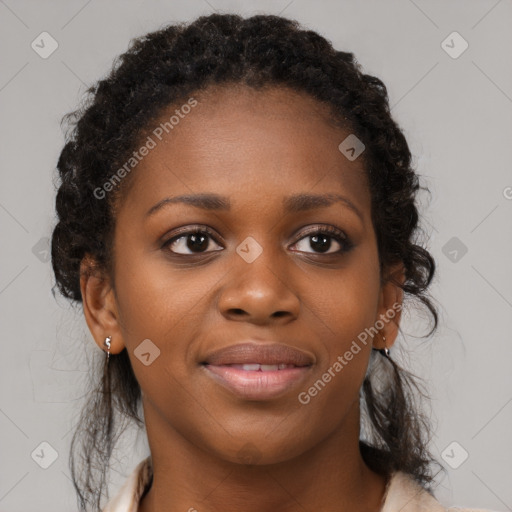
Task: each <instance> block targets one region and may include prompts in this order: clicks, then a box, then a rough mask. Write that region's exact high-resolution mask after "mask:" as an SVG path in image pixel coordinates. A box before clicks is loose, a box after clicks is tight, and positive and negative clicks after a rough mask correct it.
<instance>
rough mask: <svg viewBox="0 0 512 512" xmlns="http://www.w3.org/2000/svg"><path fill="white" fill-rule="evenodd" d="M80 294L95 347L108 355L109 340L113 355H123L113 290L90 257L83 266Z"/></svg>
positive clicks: (84, 260)
mask: <svg viewBox="0 0 512 512" xmlns="http://www.w3.org/2000/svg"><path fill="white" fill-rule="evenodd" d="M80 291H81V294H82V306H83V311H84V316H85V320H86V322H87V325H88V327H89V330H90V331H91V335H92V337H93V338H94V341H95V342H96V344H97V345H98V346H99V347H100V348H101V350H103V351H106V350H107V349H106V347H105V345H104V342H105V338H106V337H107V336H110V353H111V354H117V353H119V352H121V351H122V350H123V348H124V346H125V345H124V341H123V337H122V334H121V329H120V325H119V322H118V318H119V317H118V311H117V303H116V300H115V295H114V290H113V289H112V286H111V283H110V279H109V278H108V277H107V276H106V275H105V274H104V272H102V271H101V269H99V268H98V266H97V263H96V261H95V260H94V259H93V258H92V257H90V256H89V255H87V256H85V257H84V258H83V259H82V262H81V264H80Z"/></svg>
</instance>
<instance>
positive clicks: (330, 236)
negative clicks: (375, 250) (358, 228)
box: [294, 226, 353, 254]
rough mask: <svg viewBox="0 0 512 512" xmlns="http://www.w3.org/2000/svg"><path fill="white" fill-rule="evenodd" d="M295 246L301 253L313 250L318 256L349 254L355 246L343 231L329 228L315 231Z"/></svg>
mask: <svg viewBox="0 0 512 512" xmlns="http://www.w3.org/2000/svg"><path fill="white" fill-rule="evenodd" d="M333 241H334V244H333ZM294 246H299V249H298V251H299V252H310V250H312V251H313V253H317V254H335V253H343V252H348V251H349V250H350V249H351V248H352V247H353V244H352V243H351V241H350V240H349V238H348V237H347V236H346V235H345V233H343V231H340V230H338V229H336V228H333V227H331V226H328V227H325V228H316V229H314V230H313V231H311V232H309V233H308V234H307V235H306V236H304V237H302V238H301V239H300V240H299V241H298V242H296V243H295V244H294Z"/></svg>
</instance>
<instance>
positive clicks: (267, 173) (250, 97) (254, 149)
mask: <svg viewBox="0 0 512 512" xmlns="http://www.w3.org/2000/svg"><path fill="white" fill-rule="evenodd" d="M191 97H192V98H193V99H194V100H195V101H196V102H197V103H196V105H195V106H194V107H193V108H182V107H183V105H185V104H187V98H186V99H185V100H184V101H183V103H177V104H174V105H172V106H169V107H168V108H166V109H164V110H163V111H162V112H161V115H160V117H159V118H158V119H157V120H156V121H154V122H153V123H152V125H151V126H148V129H147V130H146V132H145V136H148V135H149V137H151V139H152V141H153V142H154V147H153V148H152V149H151V150H150V151H149V152H148V154H147V155H146V156H144V158H143V159H142V160H141V161H140V162H139V164H138V165H137V169H136V170H135V172H134V175H133V181H134V183H133V187H130V189H132V188H133V189H134V190H133V192H134V193H136V194H137V195H138V196H139V197H141V198H144V199H145V200H147V201H150V200H152V201H154V200H155V199H158V197H159V195H162V193H163V190H164V189H165V191H166V193H170V192H172V191H173V190H174V189H176V190H179V191H184V192H187V193H190V192H220V193H223V194H225V195H231V194H232V195H237V193H239V194H241V193H242V192H243V193H244V194H245V195H246V196H247V195H248V194H249V195H251V193H252V194H256V193H266V194H268V190H269V189H270V190H273V191H274V192H275V195H277V194H278V193H281V195H285V194H287V193H291V192H292V191H295V192H309V191H311V192H317V193H319V192H326V191H328V192H331V191H335V190H337V191H340V192H344V193H346V194H349V195H352V196H353V197H354V198H355V200H358V201H359V204H360V206H361V208H362V209H364V208H365V207H367V206H368V205H369V197H368V189H367V180H366V176H365V171H364V167H363V162H362V158H359V159H356V160H355V161H349V160H348V159H347V158H346V157H345V156H344V155H343V154H342V153H341V152H340V151H339V149H338V146H339V144H340V143H341V142H342V141H343V140H344V139H345V138H346V137H347V136H348V135H349V134H350V131H349V129H342V128H340V127H339V126H336V125H335V124H334V123H333V122H332V121H331V117H330V115H329V107H328V106H326V105H325V104H323V103H321V102H319V101H317V100H316V99H315V98H313V97H311V96H309V95H308V94H306V93H302V92H297V91H294V90H292V89H289V88H285V87H266V88H262V89H253V88H249V87H246V86H215V87H209V88H208V89H206V90H203V91H199V92H198V93H196V94H192V95H191ZM188 104H190V102H188ZM171 118H172V119H171ZM164 127H167V129H165V128H164ZM163 128H164V129H163ZM155 134H156V135H155ZM157 135H158V136H157ZM129 193H132V191H131V192H129ZM145 202H146V201H145Z"/></svg>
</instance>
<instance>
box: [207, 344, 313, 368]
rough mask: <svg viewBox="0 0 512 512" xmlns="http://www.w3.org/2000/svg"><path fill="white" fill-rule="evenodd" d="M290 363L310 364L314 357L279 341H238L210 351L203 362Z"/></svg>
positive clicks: (222, 363)
mask: <svg viewBox="0 0 512 512" xmlns="http://www.w3.org/2000/svg"><path fill="white" fill-rule="evenodd" d="M249 363H257V364H272V365H275V364H290V365H291V364H292V365H294V366H310V365H312V364H313V363H314V358H313V357H312V356H311V355H309V354H308V353H306V352H303V351H302V350H299V349H296V348H292V347H290V346H289V345H283V344H281V343H265V344H262V343H240V344H237V345H231V346H229V347H225V348H221V349H219V350H215V351H213V352H210V353H209V354H208V355H207V356H206V358H205V360H204V362H203V364H210V365H216V366H220V365H227V364H249Z"/></svg>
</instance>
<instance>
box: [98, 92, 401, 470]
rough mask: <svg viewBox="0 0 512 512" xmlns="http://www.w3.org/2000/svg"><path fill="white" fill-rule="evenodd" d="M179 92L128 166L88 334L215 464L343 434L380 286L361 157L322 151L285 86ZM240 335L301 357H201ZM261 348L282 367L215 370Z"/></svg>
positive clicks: (267, 455) (355, 416) (331, 131)
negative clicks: (100, 302)
mask: <svg viewBox="0 0 512 512" xmlns="http://www.w3.org/2000/svg"><path fill="white" fill-rule="evenodd" d="M194 98H195V99H196V100H197V101H198V103H197V105H196V106H195V107H194V108H191V109H190V112H189V113H188V114H183V111H181V113H182V115H181V116H180V118H179V122H178V123H176V124H175V125H174V126H173V128H172V129H169V133H168V134H167V133H166V132H165V131H164V132H163V135H164V136H165V137H164V136H162V140H159V138H158V137H156V136H155V135H153V134H152V135H151V136H152V138H153V140H154V142H155V143H156V145H155V147H154V148H153V149H151V150H150V151H149V153H148V154H147V156H145V157H143V158H142V160H141V161H140V163H139V164H138V165H137V167H136V169H134V170H133V171H132V172H133V173H134V175H133V176H130V178H133V180H134V181H133V183H132V186H131V187H130V188H129V190H128V193H127V195H126V197H125V200H124V201H123V203H122V205H121V206H120V209H119V211H118V212H117V220H116V230H115V274H114V275H115V280H114V282H115V294H112V292H111V291H110V292H108V293H109V294H110V297H111V299H112V302H111V305H112V307H111V313H112V314H111V317H110V319H109V322H110V323H109V324H108V327H106V325H103V328H105V329H106V331H103V333H102V334H103V336H102V334H101V333H99V331H98V336H97V339H98V342H100V340H101V341H102V340H103V338H104V337H105V336H106V335H108V334H110V335H112V349H111V352H112V353H118V352H120V351H121V350H122V349H123V347H126V348H127V350H128V354H129V357H130V360H131V363H132V366H133V369H134V372H135V375H136V378H137V380H138V382H139V384H140V386H141V389H142V393H143V404H144V414H145V420H146V424H147V426H148V432H149V429H150V427H149V425H159V427H158V429H157V428H156V427H152V428H154V435H155V436H157V435H159V436H164V433H165V432H166V430H168V431H169V432H170V431H172V432H175V433H176V432H177V433H178V434H179V435H181V436H183V437H184V438H185V439H186V440H187V441H189V442H191V443H193V444H194V445H195V446H197V447H199V448H201V449H202V450H205V451H206V452H208V453H210V454H215V455H217V456H219V457H222V458H223V459H225V460H230V461H240V460H242V459H243V458H244V457H245V458H247V457H252V459H253V460H254V461H256V460H259V461H260V462H261V463H265V462H267V463H271V462H279V461H283V460H286V459H289V458H291V457H294V456H297V455H298V454H300V453H303V452H306V451H307V450H308V449H310V448H312V447H314V446H315V445H317V444H319V443H320V442H321V441H322V440H324V439H326V438H327V437H328V436H330V435H331V434H333V433H334V432H335V431H337V430H339V429H342V428H347V425H348V424H350V428H351V429H352V430H351V431H354V432H355V431H356V429H357V432H355V434H354V435H358V433H359V430H358V428H359V427H358V425H359V423H358V420H359V390H360V387H361V384H362V381H363V379H364V375H365V372H366V368H367V365H368V360H369V357H370V353H371V345H372V340H371V338H370V337H368V340H367V343H366V344H365V343H361V342H360V341H358V340H360V339H361V333H363V332H364V331H365V328H370V327H371V326H373V325H374V324H375V322H376V321H377V320H378V319H379V318H380V315H382V314H384V313H385V312H386V311H387V310H389V308H390V307H391V305H392V303H394V302H395V299H396V295H394V294H389V293H388V294H386V293H385V288H381V283H380V275H379V259H378V253H377V245H376V237H375V233H374V230H373V226H372V222H371V209H370V194H369V190H368V184H367V179H366V177H365V173H364V169H363V165H362V159H361V158H356V159H355V160H353V161H351V160H349V159H347V158H346V156H345V155H344V154H343V153H342V152H341V151H340V150H339V149H338V146H339V145H340V143H341V142H342V141H343V140H344V139H345V138H346V137H347V136H348V135H349V132H342V131H341V130H340V129H339V128H335V127H334V126H332V125H331V124H329V123H328V122H327V121H326V117H325V115H326V113H325V111H324V110H323V107H322V105H321V104H320V103H318V102H316V101H315V100H314V99H312V98H310V97H308V96H306V95H302V94H299V93H296V92H293V91H291V90H287V89H278V88H274V89H271V90H264V91H255V90H252V89H245V88H236V89H235V88H224V89H223V88H217V89H216V90H210V91H209V94H204V93H203V94H201V95H199V94H198V95H194ZM176 109H178V110H179V106H178V107H173V108H172V109H170V110H169V111H168V112H165V113H164V114H163V115H162V117H161V119H160V120H159V121H158V122H157V123H155V128H157V126H158V124H159V123H160V122H162V123H163V122H165V121H168V120H169V118H170V117H171V115H173V114H175V110H176ZM174 121H175V120H174ZM160 131H161V130H160ZM158 133H160V132H158ZM179 196H188V197H189V199H188V200H187V199H185V200H183V201H179V200H172V199H173V198H177V197H179ZM199 196H203V199H205V198H206V199H207V200H203V201H202V202H200V201H199V199H198V198H199ZM213 196H215V197H213ZM218 196H219V197H218ZM299 196H302V197H299ZM194 198H195V199H194ZM312 198H313V199H312ZM314 198H316V199H314ZM322 198H323V199H322ZM164 200H165V201H164ZM171 200H172V201H171ZM162 201H164V203H162ZM157 205H158V206H157ZM326 228H328V229H331V230H333V232H330V233H327V234H325V233H323V232H322V230H325V229H326ZM205 229H207V230H208V232H207V233H205V232H204V231H205ZM194 230H195V231H196V234H195V235H194V234H193V233H194ZM197 231H199V232H200V233H198V234H197ZM316 231H320V233H316V234H315V232H316ZM187 233H189V234H188V235H187ZM190 233H192V234H190ZM395 320H396V317H395ZM383 332H384V333H385V334H387V333H386V331H385V330H384V331H383ZM358 336H359V338H358ZM377 339H378V338H375V342H377ZM144 340H146V341H144ZM147 340H150V341H147ZM389 341H392V340H389V336H388V342H387V344H388V346H389V345H390V343H389ZM354 342H356V344H357V346H359V351H357V352H356V350H355V348H354ZM242 343H249V344H252V345H255V346H256V347H261V346H263V345H264V346H268V345H270V344H278V345H281V346H284V347H291V348H292V349H295V350H296V351H299V352H300V354H301V356H302V359H301V358H299V359H297V360H294V361H295V362H293V361H292V362H290V361H291V360H290V359H289V358H287V356H286V355H283V354H280V353H267V354H265V355H261V354H259V353H256V354H253V353H248V352H244V351H242V352H241V353H238V354H231V356H229V355H225V357H224V358H222V357H221V358H218V359H215V358H214V357H213V356H212V353H213V352H215V351H218V350H220V349H224V348H227V347H233V346H235V345H238V344H242ZM381 346H382V345H381ZM351 347H352V348H351ZM350 351H352V357H351V358H350V360H349V358H348V357H346V356H345V354H346V353H347V352H350ZM143 354H144V355H143ZM258 354H259V355H258ZM244 356H246V359H244V360H242V359H241V358H243V357H244ZM265 356H266V357H269V358H270V359H264V360H263V363H266V364H273V363H275V364H279V363H278V361H277V359H279V358H281V359H282V361H281V363H282V364H293V365H295V366H294V367H293V368H292V367H287V368H285V369H277V370H276V369H275V368H274V367H272V366H270V367H268V368H267V367H264V371H261V370H262V369H261V367H256V366H254V367H245V369H244V367H236V366H235V367H233V366H231V365H232V364H236V363H237V362H238V364H242V363H250V362H252V363H254V364H261V363H258V357H260V358H264V357H265ZM272 357H275V358H277V359H275V360H274V359H272ZM237 358H238V359H237ZM249 358H253V359H256V360H253V361H248V359H249ZM339 358H342V360H343V361H344V364H341V362H340V359H339ZM292 359H293V358H292ZM336 361H338V363H339V364H341V366H342V369H341V370H339V365H338V366H333V365H335V363H336ZM205 363H210V365H207V364H205ZM304 365H306V366H304ZM335 368H338V370H336V369H335ZM329 369H330V371H329ZM279 372H282V373H279ZM326 373H329V375H330V376H331V378H330V379H329V378H328V377H325V374H326ZM323 376H324V377H323ZM319 380H320V381H321V382H320V383H319V382H318V381H319ZM322 382H323V385H322ZM265 383H266V384H265ZM315 383H317V384H316V388H315ZM311 388H315V389H316V392H315V391H314V390H313V391H311ZM352 420H353V421H352ZM157 432H158V434H157ZM244 460H245V459H244Z"/></svg>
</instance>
